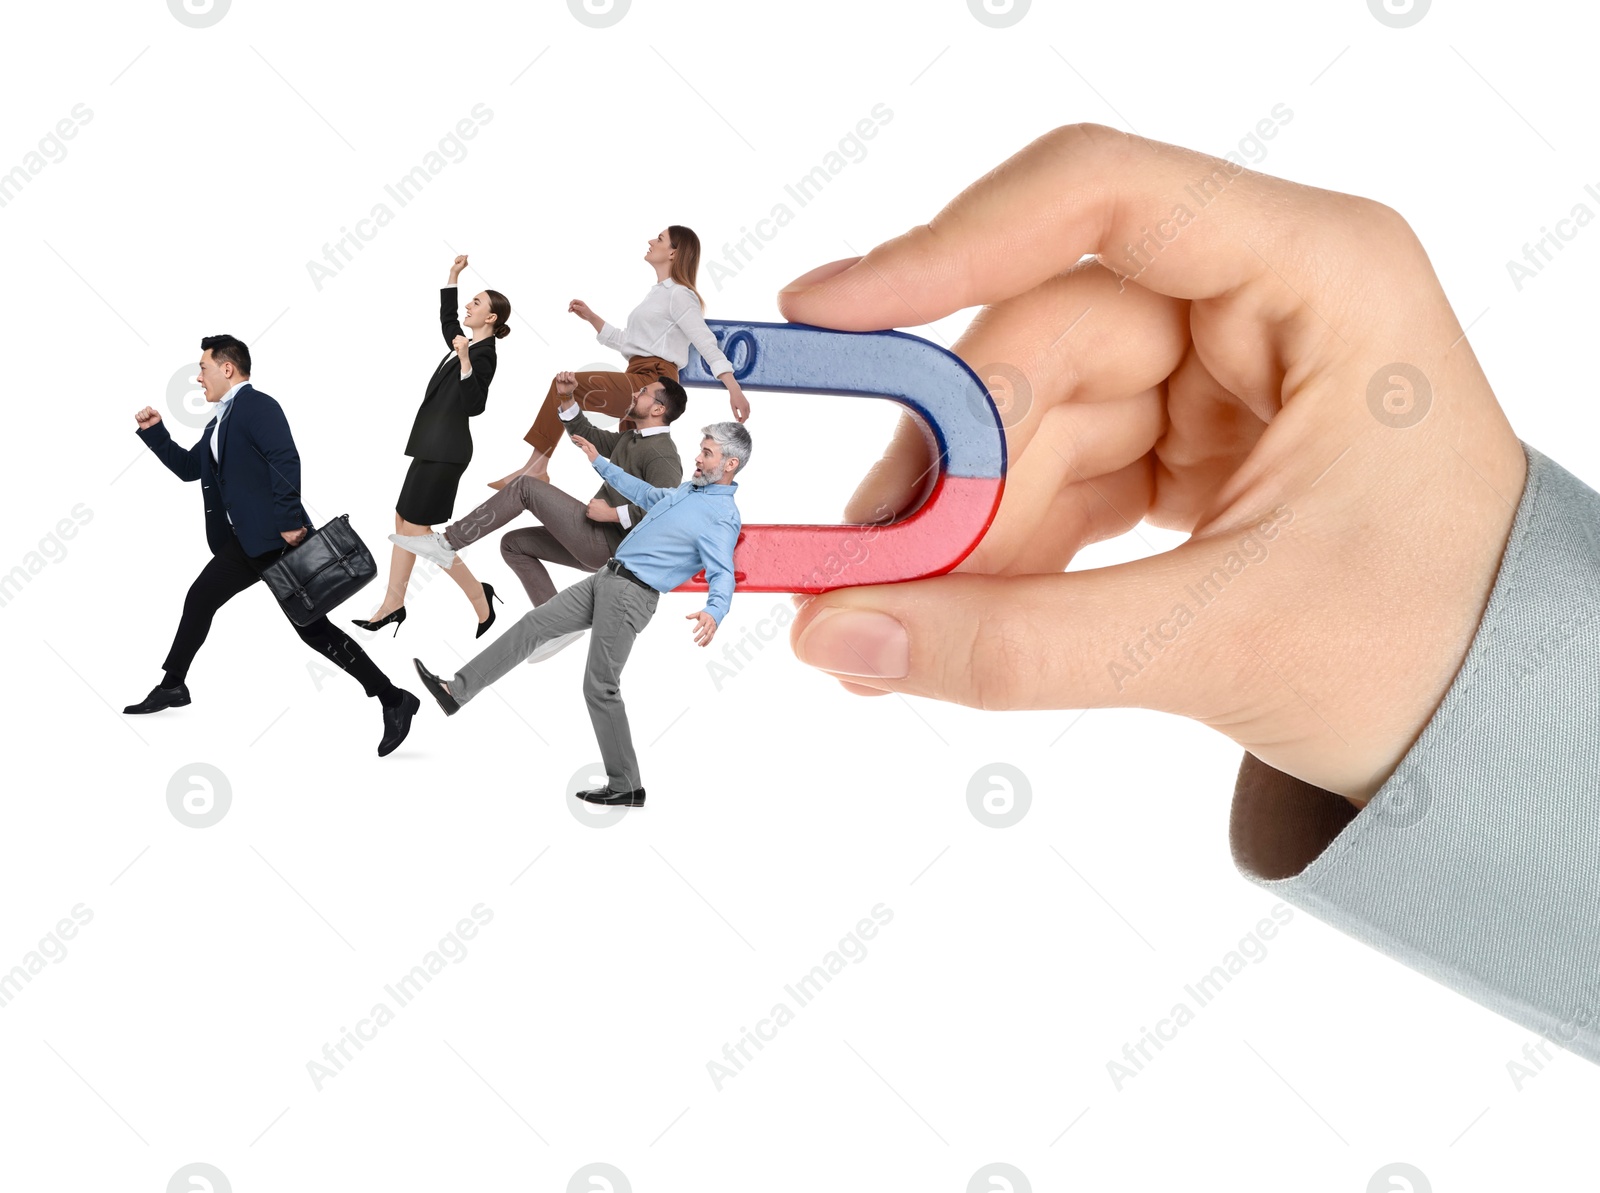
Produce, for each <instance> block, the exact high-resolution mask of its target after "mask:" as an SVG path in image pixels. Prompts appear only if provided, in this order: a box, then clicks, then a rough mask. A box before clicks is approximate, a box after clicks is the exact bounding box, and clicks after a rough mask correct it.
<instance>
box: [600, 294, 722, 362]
mask: <svg viewBox="0 0 1600 1193" xmlns="http://www.w3.org/2000/svg"><path fill="white" fill-rule="evenodd" d="M595 339H597V340H599V341H600V342H601V343H602V344H604V345H605V346H606V347H607V348H615V349H616V350H617V351H618V352H620V353H622V355H623V356H628V357H632V356H659V357H661V359H663V360H670V361H671V362H672V363H673V364H675V365H677V366H678V368H680V369H681V368H683V367H684V366H685V365H687V364H688V363H689V345H690V344H693V345H694V346H695V347H696V348H698V349H699V350H700V355H701V356H703V357H705V361H706V365H707V366H708V367H709V368H710V369H711V375H712V376H713V377H720V376H722V374H724V373H731V372H733V366H732V365H731V364H729V363H728V358H727V357H725V356H723V355H722V349H720V348H718V347H717V337H716V336H714V335H712V334H711V329H710V328H709V327H707V326H706V321H705V316H703V315H702V314H701V313H700V302H699V300H698V299H696V298H695V296H694V291H692V290H690V289H689V288H688V287H687V286H680V285H679V284H678V283H677V282H675V281H673V280H672V279H671V278H663V279H662V280H661V281H659V282H657V283H656V284H655V285H654V286H651V287H650V291H649V293H647V294H646V295H645V296H644V301H643V302H641V303H640V304H639V305H638V306H636V307H634V308H633V313H632V314H630V315H629V316H628V325H627V326H626V327H624V328H622V329H621V330H620V331H619V330H618V329H617V328H616V327H613V326H612V325H611V324H610V323H605V324H603V325H602V326H601V328H600V330H599V332H598V333H597V334H596V335H595Z"/></svg>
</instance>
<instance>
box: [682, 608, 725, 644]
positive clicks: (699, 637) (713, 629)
mask: <svg viewBox="0 0 1600 1193" xmlns="http://www.w3.org/2000/svg"><path fill="white" fill-rule="evenodd" d="M686 616H687V619H688V620H689V621H692V622H694V623H695V625H694V644H695V645H696V646H710V645H711V639H712V638H714V637H716V634H717V619H716V618H715V617H712V616H711V614H709V613H707V612H706V611H705V610H704V609H702V610H700V612H698V613H690V614H687V615H686Z"/></svg>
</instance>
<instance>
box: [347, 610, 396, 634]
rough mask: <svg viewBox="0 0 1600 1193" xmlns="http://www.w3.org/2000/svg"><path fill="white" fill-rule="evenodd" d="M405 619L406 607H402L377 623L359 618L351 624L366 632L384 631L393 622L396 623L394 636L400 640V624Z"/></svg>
mask: <svg viewBox="0 0 1600 1193" xmlns="http://www.w3.org/2000/svg"><path fill="white" fill-rule="evenodd" d="M405 619H406V607H405V606H404V605H401V606H400V607H399V608H398V609H396V610H395V611H394V612H393V613H390V614H389V615H388V616H386V617H380V618H378V620H377V621H362V620H361V619H360V618H359V617H352V618H351V619H350V624H351V625H358V626H360V627H361V628H362V629H364V630H381V629H383V627H384V626H386V625H388V624H390V623H391V622H393V623H394V634H395V637H397V638H398V637H399V636H400V623H401V622H402V621H404V620H405Z"/></svg>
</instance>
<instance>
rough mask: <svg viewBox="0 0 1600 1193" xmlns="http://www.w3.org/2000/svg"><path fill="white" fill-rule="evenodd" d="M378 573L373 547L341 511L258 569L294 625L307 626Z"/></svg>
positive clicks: (342, 601)
mask: <svg viewBox="0 0 1600 1193" xmlns="http://www.w3.org/2000/svg"><path fill="white" fill-rule="evenodd" d="M377 574H378V565H377V564H376V563H375V562H373V559H372V552H371V551H368V550H367V545H366V544H365V543H363V542H362V541H361V536H360V535H359V534H357V533H356V532H355V531H354V530H352V529H350V515H349V514H340V515H339V516H338V517H337V518H334V519H333V520H332V521H331V522H328V523H327V524H326V525H324V526H323V527H322V528H321V529H320V530H313V531H312V532H311V533H310V534H308V535H306V537H305V538H303V539H301V540H300V542H299V543H298V544H297V545H295V546H293V547H290V548H289V549H288V550H287V551H285V552H284V553H283V554H282V555H280V556H278V558H277V559H275V560H274V561H273V562H272V563H271V564H269V565H268V566H267V567H266V568H264V569H263V570H262V572H261V578H262V579H263V580H265V581H266V582H267V587H268V588H270V589H271V590H272V595H273V596H275V597H277V598H278V603H279V604H280V605H282V606H283V611H284V612H285V613H287V614H288V615H289V620H290V621H292V622H294V624H295V625H299V626H304V625H310V624H311V623H312V622H314V621H316V620H317V618H319V617H321V616H322V615H323V614H325V613H327V612H329V611H330V610H332V609H335V608H337V607H338V606H339V605H341V604H343V603H344V602H345V601H346V600H348V599H349V598H350V597H351V596H352V595H354V594H355V593H356V592H358V591H359V590H360V589H362V588H364V587H366V585H367V584H368V583H369V582H370V581H371V580H372V578H373V577H374V576H376V575H377Z"/></svg>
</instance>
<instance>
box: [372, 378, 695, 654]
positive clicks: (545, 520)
mask: <svg viewBox="0 0 1600 1193" xmlns="http://www.w3.org/2000/svg"><path fill="white" fill-rule="evenodd" d="M577 386H578V379H577V377H576V376H574V375H573V374H572V373H558V374H556V392H557V393H558V394H560V395H562V396H563V398H564V399H570V398H571V396H572V394H573V392H574V391H575V390H576V389H577ZM688 402H689V398H688V395H687V394H686V393H684V391H683V386H681V385H679V384H678V383H677V382H676V381H673V380H671V379H670V378H665V377H663V378H661V379H660V380H657V381H652V382H650V383H649V384H648V385H645V386H643V387H642V388H640V389H637V390H635V391H634V394H633V407H632V409H631V410H630V411H629V417H630V418H631V419H632V420H633V428H632V429H631V430H627V431H604V430H601V429H600V428H599V427H597V426H595V425H594V424H593V423H591V422H590V421H589V420H588V419H587V418H585V417H584V414H583V411H582V410H581V409H579V407H578V403H577V402H576V401H575V400H572V401H563V404H562V406H561V408H560V410H559V411H558V413H559V414H560V415H561V419H562V421H563V422H564V423H565V424H566V427H565V430H566V433H567V434H568V435H581V436H582V437H583V438H585V439H587V440H588V441H589V442H590V443H593V444H594V445H595V447H596V448H598V449H599V451H600V453H601V454H602V455H604V456H606V457H607V458H608V459H610V461H611V462H612V463H613V464H615V465H616V466H617V467H618V468H620V469H622V470H623V471H624V472H626V473H628V474H630V475H632V476H635V477H638V478H639V479H640V480H642V481H643V482H644V483H645V484H647V485H650V486H652V487H654V488H657V489H674V488H677V486H678V485H679V484H681V483H682V481H683V459H682V457H681V456H679V455H678V448H677V445H675V444H674V443H673V442H672V435H671V434H670V433H669V431H668V424H670V423H672V422H674V421H675V420H676V419H677V418H678V416H679V415H681V414H682V413H683V412H684V409H685V408H686V407H687V406H688ZM524 510H526V511H527V512H529V513H531V514H532V515H533V516H534V517H535V518H537V519H538V520H539V522H540V525H538V526H534V527H528V528H525V529H522V530H513V531H511V532H510V533H508V534H506V535H505V536H504V537H502V538H501V540H500V554H501V555H502V556H504V558H505V561H506V563H507V564H508V565H509V566H510V568H511V570H512V571H514V572H516V573H517V577H518V579H520V580H521V581H522V587H523V588H525V589H527V592H528V599H529V600H531V601H532V602H533V604H534V606H535V607H537V606H539V605H542V604H544V603H545V602H546V601H548V600H549V599H550V598H551V597H553V596H555V594H556V586H555V583H554V582H553V581H552V580H551V579H550V573H549V571H548V570H546V568H545V566H544V565H545V562H546V561H548V562H550V563H559V564H561V565H563V566H565V567H571V568H577V569H578V570H579V571H584V572H593V571H596V570H598V569H599V568H600V567H601V566H603V565H604V564H605V562H606V560H608V559H610V558H611V557H612V556H613V555H614V554H616V550H617V545H618V544H619V543H621V542H622V540H623V538H624V537H625V536H626V535H627V533H628V532H629V531H630V530H631V529H633V527H635V526H637V525H638V524H639V523H640V521H642V520H643V518H644V514H645V511H644V510H643V509H641V508H640V507H639V506H637V505H635V504H633V503H631V502H630V501H628V499H627V498H626V497H624V496H623V495H622V494H621V493H619V492H617V490H615V489H613V488H612V487H611V486H610V485H609V484H603V485H601V486H600V491H599V492H598V493H596V494H595V495H594V497H593V498H591V499H590V501H589V503H588V505H587V506H585V505H584V503H583V502H581V501H579V500H578V499H577V498H576V497H572V496H570V495H569V494H567V493H564V492H562V491H561V490H560V489H558V488H556V487H555V486H554V485H551V484H549V483H547V482H545V481H541V480H534V479H533V478H532V477H531V476H520V477H518V478H517V479H516V480H514V481H512V482H511V483H510V484H508V485H506V487H505V488H503V489H501V490H500V491H499V492H498V493H496V494H495V495H494V496H493V497H491V498H489V500H488V501H485V502H484V503H483V504H482V505H480V506H479V507H478V508H477V509H475V510H473V511H472V512H471V513H469V514H467V515H465V516H464V517H461V518H458V519H456V520H455V521H454V522H452V523H450V525H448V526H446V527H445V528H444V530H443V532H441V533H435V534H419V535H399V534H391V535H390V536H389V540H390V541H391V542H393V543H395V544H396V545H397V546H399V547H402V548H404V549H405V550H407V551H411V552H414V553H415V554H417V555H419V556H421V557H422V558H423V559H426V560H429V561H430V562H432V563H436V564H438V565H439V566H440V567H444V568H447V567H449V566H450V565H451V564H453V563H455V561H456V552H457V551H460V550H462V549H464V548H465V547H466V546H467V545H468V544H469V543H474V542H477V541H478V540H479V539H481V538H482V537H484V536H485V535H487V534H489V533H490V532H492V531H495V530H498V529H499V528H500V527H502V526H504V525H505V524H506V523H507V522H510V521H512V520H514V519H515V518H517V517H519V516H520V515H521V514H522V512H523V511H524ZM582 636H583V631H582V630H578V631H576V632H574V633H570V634H564V635H562V636H560V637H558V638H555V639H552V640H551V641H550V642H547V643H544V644H543V645H541V646H540V647H539V649H538V650H537V651H535V652H534V655H533V656H532V657H530V658H529V660H528V661H529V662H530V663H531V662H538V661H539V660H541V659H547V658H549V657H550V656H551V655H552V654H554V653H555V652H556V651H558V650H560V649H561V648H562V647H564V646H567V645H569V644H570V643H572V642H574V641H575V640H577V639H578V638H581V637H582Z"/></svg>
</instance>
